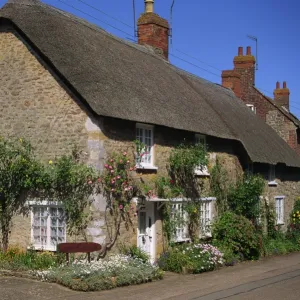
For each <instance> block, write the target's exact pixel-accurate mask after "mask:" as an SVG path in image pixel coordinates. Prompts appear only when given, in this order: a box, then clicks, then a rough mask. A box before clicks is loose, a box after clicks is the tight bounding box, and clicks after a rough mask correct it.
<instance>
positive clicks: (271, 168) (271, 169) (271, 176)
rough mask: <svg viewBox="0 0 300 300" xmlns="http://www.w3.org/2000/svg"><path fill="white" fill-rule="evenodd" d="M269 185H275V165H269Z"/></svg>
mask: <svg viewBox="0 0 300 300" xmlns="http://www.w3.org/2000/svg"><path fill="white" fill-rule="evenodd" d="M268 185H269V186H277V182H276V173H275V165H269V182H268Z"/></svg>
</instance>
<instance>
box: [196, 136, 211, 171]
mask: <svg viewBox="0 0 300 300" xmlns="http://www.w3.org/2000/svg"><path fill="white" fill-rule="evenodd" d="M195 142H196V144H201V145H203V146H204V149H206V136H205V135H202V134H196V135H195ZM195 175H198V176H209V175H210V174H209V171H208V168H207V166H199V167H198V168H196V170H195Z"/></svg>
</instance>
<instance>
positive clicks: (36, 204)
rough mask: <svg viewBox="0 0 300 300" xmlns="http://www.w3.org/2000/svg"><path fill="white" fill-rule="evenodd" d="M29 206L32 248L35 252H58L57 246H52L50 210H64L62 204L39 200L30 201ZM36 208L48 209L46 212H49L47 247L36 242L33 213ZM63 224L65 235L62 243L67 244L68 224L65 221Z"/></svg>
mask: <svg viewBox="0 0 300 300" xmlns="http://www.w3.org/2000/svg"><path fill="white" fill-rule="evenodd" d="M28 204H29V206H30V217H31V246H32V247H33V248H34V249H35V250H46V251H57V245H53V244H51V215H50V209H51V208H62V205H61V203H59V202H57V201H47V200H43V201H37V200H33V201H29V202H28ZM36 207H38V208H42V207H43V208H46V210H47V220H46V228H47V235H46V237H47V242H46V244H45V245H43V244H35V240H34V212H33V209H34V208H36ZM63 224H64V226H62V227H63V228H64V234H63V236H62V242H66V222H65V221H64V223H63ZM30 248H31V247H30Z"/></svg>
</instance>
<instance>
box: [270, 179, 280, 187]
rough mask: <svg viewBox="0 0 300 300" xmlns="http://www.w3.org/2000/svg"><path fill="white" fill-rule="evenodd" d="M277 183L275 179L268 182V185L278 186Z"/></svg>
mask: <svg viewBox="0 0 300 300" xmlns="http://www.w3.org/2000/svg"><path fill="white" fill-rule="evenodd" d="M277 185H278V183H277V182H276V181H275V180H273V181H269V182H268V186H277Z"/></svg>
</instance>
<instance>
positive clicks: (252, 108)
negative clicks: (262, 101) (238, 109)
mask: <svg viewBox="0 0 300 300" xmlns="http://www.w3.org/2000/svg"><path fill="white" fill-rule="evenodd" d="M246 105H247V107H248V108H249V109H250V110H251V111H252V112H254V113H255V114H256V107H255V106H254V105H253V104H246Z"/></svg>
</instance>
